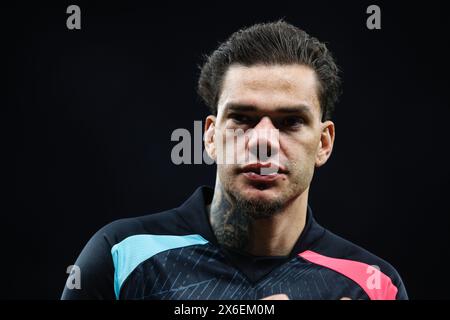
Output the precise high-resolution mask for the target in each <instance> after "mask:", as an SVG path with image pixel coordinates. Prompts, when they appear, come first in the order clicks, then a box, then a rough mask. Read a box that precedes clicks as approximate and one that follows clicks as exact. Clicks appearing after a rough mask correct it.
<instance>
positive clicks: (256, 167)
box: [242, 162, 287, 174]
mask: <svg viewBox="0 0 450 320" xmlns="http://www.w3.org/2000/svg"><path fill="white" fill-rule="evenodd" d="M261 168H271V169H273V170H274V172H277V173H287V170H286V168H284V167H283V166H280V165H277V164H274V163H270V162H269V163H260V162H258V163H251V164H247V165H246V166H244V167H243V168H242V172H255V173H258V174H259V173H260V172H261Z"/></svg>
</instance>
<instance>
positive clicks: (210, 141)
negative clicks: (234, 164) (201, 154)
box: [204, 115, 217, 161]
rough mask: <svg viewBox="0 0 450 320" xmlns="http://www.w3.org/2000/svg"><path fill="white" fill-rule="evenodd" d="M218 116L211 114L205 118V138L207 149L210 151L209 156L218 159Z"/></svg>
mask: <svg viewBox="0 0 450 320" xmlns="http://www.w3.org/2000/svg"><path fill="white" fill-rule="evenodd" d="M215 137H216V117H215V116H213V115H209V116H207V117H206V120H205V129H204V140H205V149H206V152H207V153H208V155H209V157H210V158H211V159H213V160H214V161H216V160H217V159H216V144H215Z"/></svg>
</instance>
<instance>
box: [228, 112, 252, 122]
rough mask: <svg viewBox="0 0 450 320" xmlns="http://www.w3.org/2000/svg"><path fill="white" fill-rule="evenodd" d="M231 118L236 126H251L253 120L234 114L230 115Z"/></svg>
mask: <svg viewBox="0 0 450 320" xmlns="http://www.w3.org/2000/svg"><path fill="white" fill-rule="evenodd" d="M229 117H230V118H231V119H232V120H233V121H234V122H235V123H236V124H249V123H250V122H251V118H250V117H249V116H246V115H244V114H238V113H232V114H230V115H229Z"/></svg>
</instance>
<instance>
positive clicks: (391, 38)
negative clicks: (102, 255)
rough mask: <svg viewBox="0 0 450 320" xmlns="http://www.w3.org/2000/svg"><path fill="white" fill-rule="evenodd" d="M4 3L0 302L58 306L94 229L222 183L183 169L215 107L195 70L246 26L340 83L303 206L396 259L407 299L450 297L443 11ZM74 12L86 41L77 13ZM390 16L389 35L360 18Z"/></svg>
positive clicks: (275, 4) (408, 6) (392, 6)
mask: <svg viewBox="0 0 450 320" xmlns="http://www.w3.org/2000/svg"><path fill="white" fill-rule="evenodd" d="M195 3H196V4H195V5H193V4H189V5H188V4H186V3H185V4H177V3H173V2H168V1H167V2H165V3H164V4H160V5H157V4H150V2H149V1H146V2H130V1H121V2H117V3H111V2H103V3H95V4H94V3H92V1H91V2H90V3H89V2H80V1H73V2H64V1H61V3H60V4H58V5H50V4H48V3H46V2H44V1H38V2H35V3H33V4H31V3H30V4H26V3H24V2H21V3H20V5H9V6H5V5H4V4H2V9H1V12H2V15H1V18H0V19H1V24H2V25H1V30H2V48H1V51H2V55H3V57H2V64H4V66H3V67H2V75H3V79H4V81H6V83H5V85H3V88H4V89H6V90H5V91H6V92H5V93H4V94H2V97H1V112H2V117H1V123H2V138H3V139H2V141H3V143H2V151H1V155H2V159H3V160H5V163H6V164H5V165H4V166H3V170H2V171H3V173H2V181H3V183H2V184H3V186H4V191H3V192H2V198H3V200H2V211H1V212H2V215H1V225H0V228H1V234H0V240H1V248H2V249H1V253H0V259H1V263H0V265H1V273H0V275H1V277H2V279H1V290H0V298H4V299H22V298H26V299H30V298H31V299H58V298H59V297H60V294H61V292H62V289H63V287H64V284H65V279H66V276H67V274H66V273H65V272H66V268H67V266H69V265H70V264H73V263H74V261H75V259H76V257H77V255H78V254H79V252H80V250H81V249H82V247H83V246H84V244H85V243H86V242H87V240H88V239H89V238H90V237H91V236H92V234H93V233H94V232H95V231H97V230H98V229H99V228H100V227H101V226H103V225H105V224H106V223H108V222H110V221H112V220H115V219H118V218H123V217H132V216H136V215H142V214H145V213H152V212H156V211H160V210H164V209H168V208H171V207H175V206H178V205H179V204H181V203H182V202H183V201H184V200H185V199H186V197H188V196H189V195H190V194H191V193H192V192H193V191H194V190H195V188H196V187H198V186H199V185H202V184H208V185H213V183H214V177H215V167H214V166H211V165H210V166H208V165H205V164H203V165H181V166H176V165H174V164H172V162H171V158H170V152H171V149H172V147H173V146H174V145H175V144H176V143H175V142H172V141H171V140H170V137H171V133H172V131H173V130H174V129H176V128H186V129H188V130H189V131H191V132H193V121H194V120H203V119H204V118H205V117H206V116H207V109H206V107H204V106H203V105H202V103H201V102H200V99H199V98H198V97H197V96H196V92H195V89H196V81H197V78H198V74H199V71H198V67H197V66H198V64H199V63H201V61H202V59H201V57H202V55H203V54H205V53H210V52H211V51H212V50H213V49H214V48H215V47H216V46H217V44H218V43H219V42H220V41H223V40H225V39H226V38H227V37H228V36H229V35H230V34H231V33H232V32H234V31H236V30H238V29H239V28H241V27H244V26H249V25H252V24H253V23H257V22H266V21H273V20H277V19H279V18H284V19H286V20H287V21H288V22H290V23H293V24H295V25H297V26H299V27H300V28H303V29H305V30H306V31H307V32H309V33H310V34H312V35H313V36H316V37H318V38H319V39H320V40H322V41H325V42H327V43H328V46H329V48H330V49H331V50H332V52H333V53H334V55H335V57H336V59H337V62H338V64H339V65H340V67H341V69H342V70H343V73H342V77H343V80H344V94H343V96H342V99H341V101H340V102H339V104H338V105H337V109H336V113H335V117H334V121H335V124H336V142H335V149H334V152H333V155H332V157H331V159H330V161H329V162H328V163H327V165H326V166H325V167H323V168H321V169H319V170H318V171H316V175H315V178H314V181H313V183H312V187H311V193H310V204H311V206H312V208H313V210H314V212H315V216H316V218H317V220H318V221H319V222H320V223H321V224H322V225H324V226H326V227H327V228H329V229H330V230H332V231H334V232H335V233H337V234H339V235H341V236H343V237H345V238H347V239H349V240H351V241H353V242H355V243H357V244H359V245H361V246H363V247H365V248H366V249H368V250H369V251H371V252H373V253H375V254H377V255H378V256H381V257H382V258H384V259H385V260H387V261H389V262H390V263H391V264H392V265H394V266H395V267H396V269H397V270H398V271H399V273H400V274H401V276H402V278H403V280H404V282H405V285H406V288H407V290H408V293H409V295H410V298H412V299H431V298H447V299H448V298H450V293H449V290H448V288H449V286H450V268H448V267H447V265H446V262H447V261H448V255H449V253H448V251H449V250H448V244H449V243H450V235H449V231H450V218H449V214H450V210H449V207H450V206H449V204H448V201H449V196H448V191H449V173H450V172H449V171H450V170H449V160H450V159H449V158H450V157H449V152H448V148H449V143H448V138H449V128H448V123H449V120H448V119H449V102H448V97H447V95H448V93H449V88H448V58H449V51H448V38H449V37H448V32H447V30H448V29H449V28H448V20H449V17H448V15H449V14H448V12H447V11H445V10H444V6H443V3H444V2H436V1H434V2H433V1H426V2H420V3H418V4H414V2H411V1H402V2H400V1H395V3H394V1H390V2H380V1H374V2H367V1H358V2H356V1H353V2H350V1H345V2H344V1H315V2H313V1H289V2H281V1H272V2H268V3H263V2H261V1H258V2H255V3H250V2H244V1H240V2H236V3H234V2H229V1H222V2H219V1H210V2H205V3H202V4H200V3H197V2H195ZM70 4H77V5H79V6H80V7H81V30H73V31H71V30H68V29H67V28H66V19H67V17H68V14H66V8H67V6H68V5H70ZM370 4H378V5H379V6H380V7H381V22H382V29H381V30H368V29H367V28H366V19H367V17H368V14H366V8H367V6H368V5H370Z"/></svg>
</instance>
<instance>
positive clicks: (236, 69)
mask: <svg viewBox="0 0 450 320" xmlns="http://www.w3.org/2000/svg"><path fill="white" fill-rule="evenodd" d="M321 117H322V114H321V109H320V104H319V98H318V82H317V80H316V76H315V72H314V71H313V70H312V69H311V68H309V67H306V66H302V65H299V64H292V65H273V66H268V65H254V66H250V67H245V66H242V65H232V66H230V68H229V69H228V71H227V72H226V74H225V77H224V81H223V85H222V91H221V95H220V97H219V101H218V112H217V117H214V116H209V117H208V119H207V122H206V126H205V131H206V139H205V140H206V147H207V150H208V153H209V154H210V156H212V158H213V159H215V160H216V162H217V155H218V150H220V147H219V144H220V143H222V144H223V148H224V149H225V150H226V151H227V152H229V150H230V148H228V147H229V146H230V145H232V144H233V147H232V148H231V150H233V151H232V152H234V153H235V156H236V157H235V158H234V159H235V160H237V155H243V154H246V155H249V157H247V159H246V160H245V161H244V162H242V161H241V162H240V163H236V162H237V161H232V163H219V162H218V163H217V170H218V179H219V180H220V181H219V183H220V184H221V185H222V187H223V188H224V191H225V192H226V193H227V194H228V195H230V196H231V197H232V198H234V200H236V201H237V202H240V203H246V204H247V205H248V204H255V206H254V207H255V208H258V210H259V211H261V210H263V211H264V210H265V209H267V211H268V212H267V213H262V215H261V216H270V215H272V214H273V213H274V212H273V211H280V209H282V207H283V206H284V205H286V204H288V203H289V201H291V200H293V199H294V198H296V197H298V196H299V195H300V194H302V193H303V192H304V191H305V190H307V189H308V187H309V185H310V182H311V180H312V177H313V173H314V167H315V166H320V165H322V164H323V163H325V162H326V160H327V158H328V156H329V155H330V153H331V148H332V144H333V140H334V126H333V123H332V122H331V121H326V122H322V121H321ZM238 129H242V130H243V131H244V132H246V134H245V135H244V140H242V141H243V143H237V140H236V138H234V137H233V136H231V137H230V136H227V135H226V130H228V132H230V130H238ZM249 129H252V130H249ZM276 130H278V131H276ZM270 132H272V133H274V132H277V133H278V134H275V135H274V134H270ZM264 145H267V150H269V149H270V154H269V153H267V155H269V156H270V157H269V158H266V159H264V158H262V157H261V150H262V151H264V150H265V149H264ZM258 147H260V149H259V153H258ZM261 147H263V148H262V149H261ZM263 153H264V152H263ZM222 162H223V161H222ZM267 165H270V166H271V168H275V170H276V171H277V172H276V173H275V174H272V175H270V176H268V175H266V174H260V173H261V172H260V167H261V166H263V167H264V166H267ZM258 210H257V211H258ZM250 211H251V210H250Z"/></svg>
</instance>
